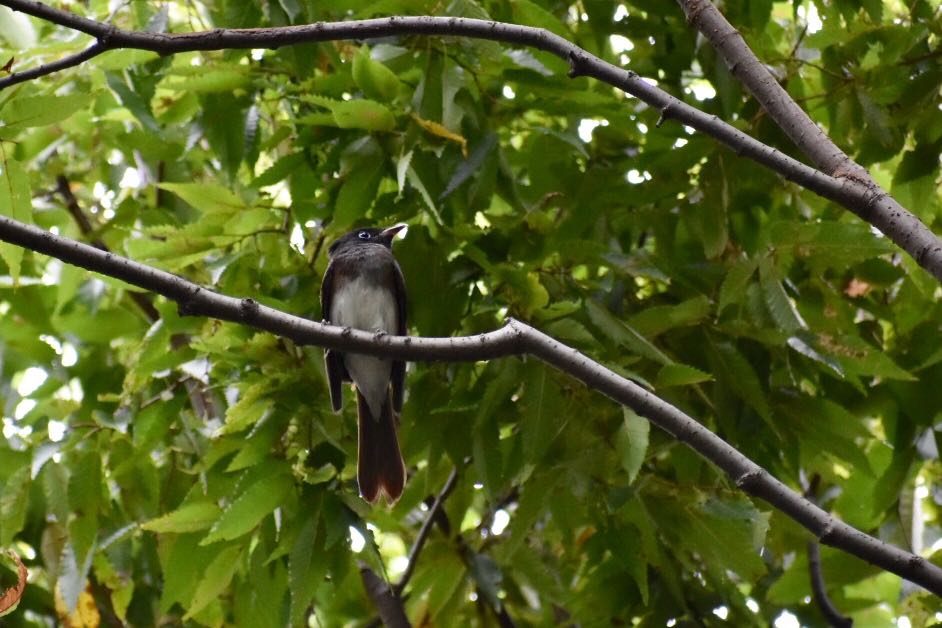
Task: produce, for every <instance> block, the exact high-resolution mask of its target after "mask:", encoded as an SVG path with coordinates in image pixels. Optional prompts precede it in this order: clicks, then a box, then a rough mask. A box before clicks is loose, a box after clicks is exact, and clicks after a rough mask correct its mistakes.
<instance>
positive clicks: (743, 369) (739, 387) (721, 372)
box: [711, 342, 772, 424]
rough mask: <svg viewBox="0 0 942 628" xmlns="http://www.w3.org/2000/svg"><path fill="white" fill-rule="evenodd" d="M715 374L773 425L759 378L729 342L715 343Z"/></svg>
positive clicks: (713, 347) (713, 345)
mask: <svg viewBox="0 0 942 628" xmlns="http://www.w3.org/2000/svg"><path fill="white" fill-rule="evenodd" d="M711 346H712V349H713V351H712V355H713V358H714V364H715V368H714V373H715V375H716V377H717V378H718V379H720V380H721V381H723V382H725V383H726V386H727V387H728V388H729V389H730V390H731V391H732V392H733V394H735V395H736V396H737V397H739V398H740V399H742V400H743V401H745V402H746V403H747V404H748V405H749V406H751V407H752V409H753V410H755V411H756V412H757V413H759V416H761V417H762V418H763V419H765V420H766V421H767V422H768V423H769V424H771V423H772V410H771V409H770V408H769V402H768V401H767V400H766V393H765V391H764V390H763V389H762V384H761V383H760V382H759V376H758V375H756V372H755V370H754V369H753V368H752V365H751V364H750V363H749V361H748V360H747V359H746V358H745V357H744V356H743V355H742V353H740V352H739V350H738V349H736V347H735V346H734V345H733V344H732V343H729V342H720V343H714V344H712V345H711Z"/></svg>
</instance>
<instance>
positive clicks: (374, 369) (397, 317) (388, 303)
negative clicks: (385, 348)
mask: <svg viewBox="0 0 942 628" xmlns="http://www.w3.org/2000/svg"><path fill="white" fill-rule="evenodd" d="M404 228H405V225H396V226H393V227H388V228H386V229H376V228H369V229H367V228H364V229H357V230H356V231H351V232H350V233H348V234H346V235H344V236H343V237H341V238H339V239H338V240H337V241H335V242H334V243H333V244H331V245H330V248H329V249H328V251H327V255H328V256H329V258H330V263H329V264H328V265H327V271H326V272H325V273H324V280H323V282H322V283H321V312H322V316H323V317H324V319H325V320H326V321H327V322H329V323H331V324H333V325H340V326H343V327H353V328H356V329H363V330H366V331H384V332H388V333H391V334H395V335H397V336H405V335H406V283H405V280H404V279H403V276H402V270H401V269H400V268H399V264H398V263H397V262H396V258H395V257H393V254H392V241H393V238H394V237H395V236H396V234H397V233H399V232H400V231H401V230H402V229H404ZM324 359H325V361H326V363H327V381H328V383H329V385H330V402H331V404H332V405H333V408H334V411H335V412H337V411H339V410H340V408H341V406H342V405H343V395H342V389H341V383H342V382H343V381H352V382H353V383H354V385H355V386H356V393H357V425H358V431H359V445H358V447H359V451H358V454H357V459H358V460H357V482H358V483H359V486H360V495H362V496H363V499H365V500H366V501H368V502H371V503H372V502H375V501H376V500H377V499H378V498H379V495H380V493H381V492H385V493H386V496H387V498H388V500H389V501H390V502H395V501H396V500H397V499H399V496H400V495H402V487H403V485H404V484H405V478H406V468H405V464H404V463H403V460H402V453H401V452H400V451H399V440H398V438H397V437H396V425H397V422H398V417H397V414H398V413H399V412H400V411H401V410H402V397H403V380H404V379H405V373H406V365H405V362H402V361H400V360H388V359H385V358H374V357H372V356H367V355H358V354H354V353H338V352H337V351H334V350H327V351H326V352H325V354H324ZM390 384H392V393H391V395H390ZM394 412H395V413H397V414H394Z"/></svg>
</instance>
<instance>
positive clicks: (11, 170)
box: [0, 158, 33, 282]
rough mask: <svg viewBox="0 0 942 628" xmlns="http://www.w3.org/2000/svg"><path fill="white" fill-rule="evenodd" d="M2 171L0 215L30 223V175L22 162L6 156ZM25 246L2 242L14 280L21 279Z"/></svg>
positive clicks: (0, 248) (0, 249) (0, 251)
mask: <svg viewBox="0 0 942 628" xmlns="http://www.w3.org/2000/svg"><path fill="white" fill-rule="evenodd" d="M2 168H3V172H2V173H0V177H2V178H0V215H3V216H7V217H9V218H13V219H14V220H18V221H20V222H23V223H26V224H30V223H32V222H33V220H32V216H33V203H32V195H31V194H30V189H29V176H28V175H27V174H26V170H25V169H24V168H23V165H22V164H20V162H18V161H16V160H14V159H11V158H5V159H4V161H3V166H2ZM23 251H24V249H23V247H20V246H16V245H14V244H9V243H7V242H0V257H3V261H4V262H6V264H7V266H8V267H9V269H10V276H11V277H12V278H13V281H14V282H17V281H19V277H20V264H21V262H22V261H23Z"/></svg>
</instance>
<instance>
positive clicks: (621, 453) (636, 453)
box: [615, 407, 651, 483]
mask: <svg viewBox="0 0 942 628" xmlns="http://www.w3.org/2000/svg"><path fill="white" fill-rule="evenodd" d="M622 414H623V420H622V424H621V426H620V427H619V428H618V432H616V433H615V451H616V452H618V459H619V462H621V466H622V468H623V469H625V471H627V472H628V482H629V483H633V482H634V481H635V478H636V477H637V476H638V471H640V470H641V465H642V464H643V463H644V457H645V455H646V454H647V452H648V433H649V432H650V431H651V424H650V423H649V422H648V420H647V419H645V418H644V417H642V416H639V415H638V414H636V413H635V412H634V410H632V409H631V408H625V407H623V408H622Z"/></svg>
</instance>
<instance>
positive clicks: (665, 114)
mask: <svg viewBox="0 0 942 628" xmlns="http://www.w3.org/2000/svg"><path fill="white" fill-rule="evenodd" d="M673 104H674V101H672V100H669V101H667V104H666V105H664V106H663V107H661V115H660V116H658V119H657V122H655V123H654V126H655V127H657V128H661V125H662V124H664V122H666V121H667V120H668V119H670V111H671V106H673Z"/></svg>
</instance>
